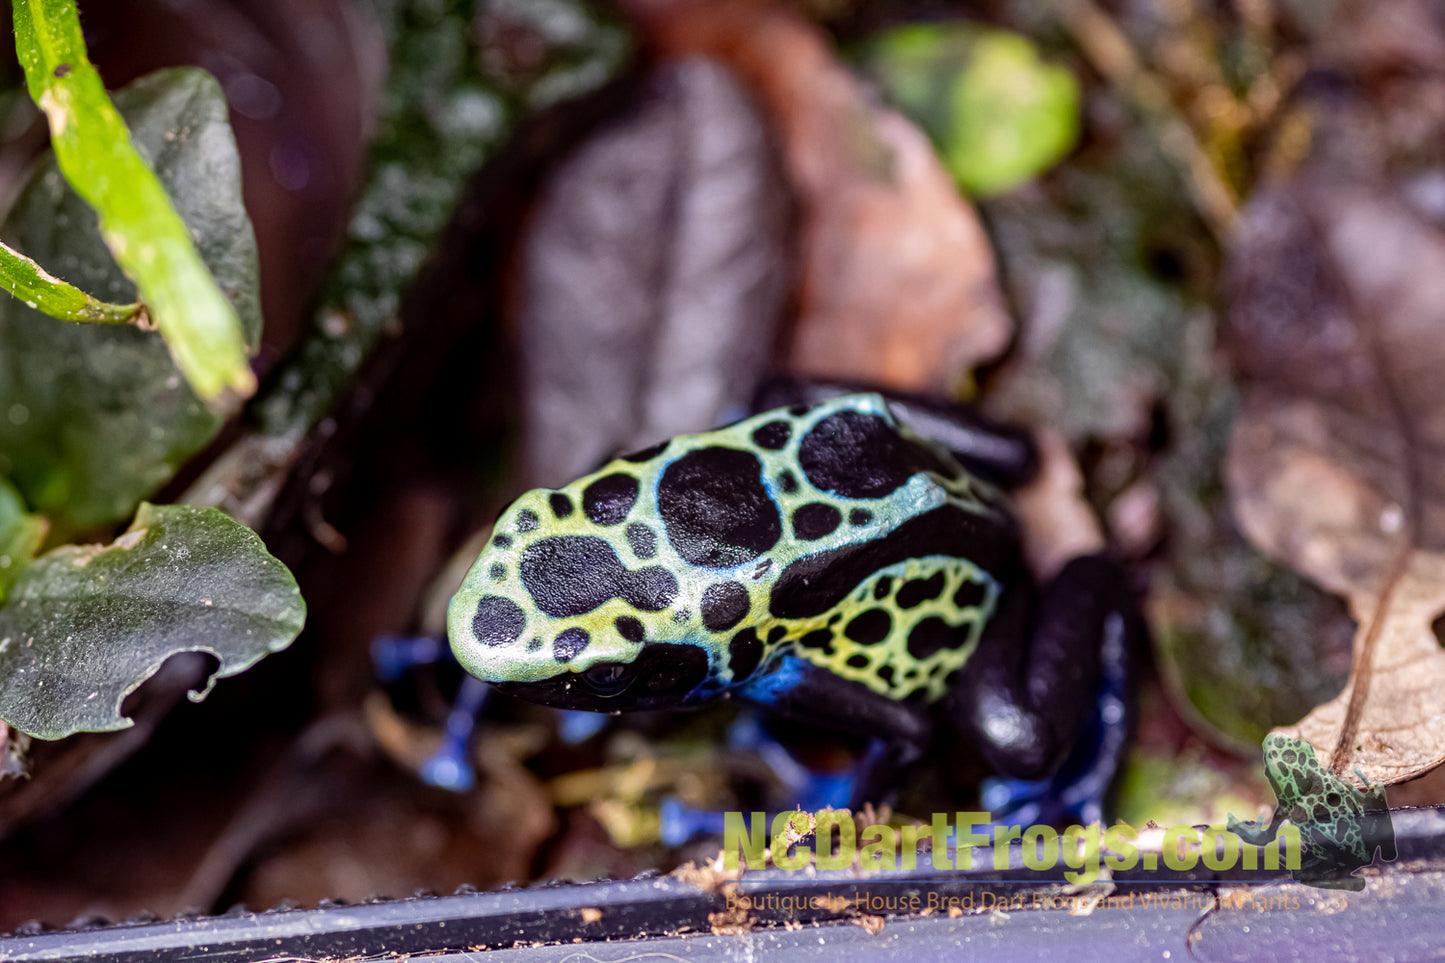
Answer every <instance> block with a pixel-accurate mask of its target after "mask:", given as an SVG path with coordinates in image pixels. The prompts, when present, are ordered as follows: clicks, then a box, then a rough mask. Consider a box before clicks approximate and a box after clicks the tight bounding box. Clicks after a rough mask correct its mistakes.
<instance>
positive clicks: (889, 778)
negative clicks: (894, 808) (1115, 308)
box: [738, 656, 933, 809]
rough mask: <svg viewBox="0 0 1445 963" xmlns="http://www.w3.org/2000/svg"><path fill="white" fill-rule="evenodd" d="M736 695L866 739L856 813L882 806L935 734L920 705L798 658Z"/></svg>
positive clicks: (853, 799) (854, 795)
mask: <svg viewBox="0 0 1445 963" xmlns="http://www.w3.org/2000/svg"><path fill="white" fill-rule="evenodd" d="M738 694H739V696H740V697H742V698H743V699H746V700H747V701H749V702H752V703H755V704H757V705H759V706H762V707H764V708H766V709H767V710H768V711H770V712H772V713H775V714H777V715H779V716H782V717H784V718H788V719H795V720H798V721H800V722H806V723H808V724H809V725H811V726H817V727H819V728H822V729H830V730H834V731H837V732H842V733H849V734H854V735H861V736H866V737H868V738H869V740H870V743H869V747H868V749H867V751H866V752H865V754H864V756H863V758H862V760H860V762H859V764H858V768H857V770H856V772H855V774H854V777H853V787H852V792H851V794H850V799H849V807H850V808H854V809H856V808H858V807H860V806H862V805H863V804H864V803H866V802H874V803H877V802H882V801H884V800H885V799H886V797H887V795H888V794H889V793H890V792H891V791H892V790H893V789H895V788H896V787H897V786H898V784H899V782H900V780H901V777H902V775H903V774H904V772H906V771H907V769H908V768H909V767H910V766H912V765H913V763H915V762H916V761H917V760H918V758H919V757H920V756H921V755H923V752H924V751H925V749H926V748H927V746H928V741H929V739H930V738H931V735H932V731H933V724H932V722H931V721H930V719H929V717H928V713H927V710H926V709H925V707H924V706H922V705H921V704H919V703H915V702H909V701H900V700H897V699H893V698H890V697H889V696H886V695H882V694H880V693H877V692H874V691H873V690H872V689H869V688H868V687H867V686H864V685H862V684H860V683H858V682H853V681H851V680H849V679H845V678H843V677H842V676H840V675H838V674H836V673H834V672H832V671H830V670H828V669H824V668H821V667H820V666H816V665H814V664H813V663H811V662H808V661H807V660H806V659H800V658H798V657H797V656H784V657H782V658H780V659H778V660H777V661H776V662H775V663H774V664H773V665H772V666H771V667H769V669H768V670H767V671H766V672H764V673H763V674H762V675H761V676H759V677H758V678H756V679H754V680H752V681H751V682H749V683H748V684H747V685H746V686H745V687H744V688H743V689H742V690H741V691H740V692H739V693H738Z"/></svg>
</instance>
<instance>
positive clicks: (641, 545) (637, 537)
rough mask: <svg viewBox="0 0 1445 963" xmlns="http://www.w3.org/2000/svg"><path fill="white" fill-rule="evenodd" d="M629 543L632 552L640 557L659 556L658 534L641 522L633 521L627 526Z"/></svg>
mask: <svg viewBox="0 0 1445 963" xmlns="http://www.w3.org/2000/svg"><path fill="white" fill-rule="evenodd" d="M627 544H628V545H629V546H631V547H632V554H634V555H636V556H637V557H638V558H655V557H656V556H657V536H656V535H654V534H652V529H650V528H648V527H647V526H646V525H644V524H642V523H641V522H633V523H631V524H630V525H628V526H627Z"/></svg>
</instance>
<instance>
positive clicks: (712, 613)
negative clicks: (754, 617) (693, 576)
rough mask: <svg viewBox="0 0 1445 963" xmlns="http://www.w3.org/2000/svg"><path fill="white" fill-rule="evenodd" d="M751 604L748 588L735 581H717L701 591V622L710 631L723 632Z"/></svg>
mask: <svg viewBox="0 0 1445 963" xmlns="http://www.w3.org/2000/svg"><path fill="white" fill-rule="evenodd" d="M751 606H752V601H751V599H749V598H748V590H747V589H745V588H743V587H742V586H741V585H739V584H738V583H737V582H718V583H716V584H714V585H709V586H708V587H707V590H706V591H704V592H703V593H702V604H701V606H700V609H701V612H702V624H703V625H705V626H706V627H707V628H708V630H709V631H711V632H725V631H727V630H728V629H730V628H732V627H733V626H735V625H737V624H738V623H739V622H741V621H742V620H743V616H744V615H747V614H748V609H749V608H750V607H751Z"/></svg>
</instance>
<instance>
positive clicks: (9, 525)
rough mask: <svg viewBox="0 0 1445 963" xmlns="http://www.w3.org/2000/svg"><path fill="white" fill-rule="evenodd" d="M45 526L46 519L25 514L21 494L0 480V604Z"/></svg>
mask: <svg viewBox="0 0 1445 963" xmlns="http://www.w3.org/2000/svg"><path fill="white" fill-rule="evenodd" d="M46 527H47V526H46V524H45V519H43V518H41V517H40V516H39V515H30V514H28V513H27V512H26V511H25V502H23V501H21V499H20V493H19V492H17V491H16V490H15V488H14V486H12V485H11V484H10V483H9V482H8V481H6V480H5V479H4V478H0V605H3V604H4V602H5V596H6V595H8V594H9V593H10V586H11V585H12V584H14V582H15V580H16V579H17V578H19V577H20V573H21V572H23V571H24V570H25V567H26V566H27V565H29V564H30V559H31V558H32V557H34V555H35V551H36V550H37V549H38V548H40V542H41V539H43V538H44V537H45V529H46Z"/></svg>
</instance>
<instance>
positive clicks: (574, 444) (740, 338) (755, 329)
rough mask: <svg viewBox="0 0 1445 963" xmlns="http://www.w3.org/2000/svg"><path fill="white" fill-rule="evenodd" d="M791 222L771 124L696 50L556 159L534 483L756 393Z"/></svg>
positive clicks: (541, 218) (536, 257)
mask: <svg viewBox="0 0 1445 963" xmlns="http://www.w3.org/2000/svg"><path fill="white" fill-rule="evenodd" d="M786 216H787V194H786V190H785V188H784V186H783V184H782V179H781V174H780V172H779V170H778V165H777V162H776V159H775V156H774V153H773V151H772V149H771V144H770V142H769V139H768V136H767V131H766V130H765V128H764V126H763V123H762V121H760V120H759V118H758V116H757V112H756V110H755V109H754V108H753V106H752V105H751V103H750V102H749V100H748V97H747V94H746V92H745V91H744V90H743V89H742V88H741V86H740V85H739V84H738V82H737V81H736V80H735V79H734V78H733V77H732V75H731V74H729V73H728V71H727V70H725V69H724V68H722V67H720V66H718V65H717V64H716V63H714V62H711V61H707V60H703V59H700V58H694V59H691V60H686V61H683V62H681V63H676V64H668V65H664V66H662V67H660V68H658V69H657V70H656V71H654V73H653V74H652V76H651V77H650V78H649V80H648V82H647V83H646V85H645V87H644V89H643V91H642V93H641V95H640V101H639V103H638V105H637V107H636V108H635V109H634V110H633V111H632V112H630V113H629V114H627V115H626V116H625V117H624V118H622V119H621V120H619V121H618V122H615V123H613V124H611V125H609V126H607V127H605V128H603V129H602V130H601V131H599V132H598V133H597V134H595V135H594V136H593V137H592V138H591V139H590V140H588V141H587V142H586V143H585V144H583V145H582V147H581V148H580V149H579V150H578V151H577V153H576V154H575V155H574V156H572V157H571V158H570V159H568V160H567V161H565V162H564V163H562V164H561V165H560V166H559V167H558V169H557V170H556V171H555V172H554V174H553V175H552V177H551V179H550V181H549V182H548V184H547V186H546V188H545V190H544V192H543V196H542V200H541V203H540V205H539V209H538V212H537V216H536V218H535V220H534V221H533V223H532V226H531V228H530V230H529V232H528V235H527V238H526V240H525V242H524V262H523V265H522V277H523V281H522V286H523V287H522V298H521V305H520V315H521V317H520V319H519V322H518V327H519V335H518V337H519V339H520V341H521V345H522V369H523V378H524V385H525V390H524V392H523V394H524V396H525V403H526V438H527V456H526V461H527V467H526V478H527V481H528V482H529V483H531V484H547V485H556V484H560V483H562V482H563V481H565V480H566V479H568V478H572V477H574V476H576V475H579V474H581V473H583V472H586V471H588V470H589V469H591V468H593V467H595V466H596V464H597V463H598V461H600V460H601V459H603V458H605V457H606V456H608V455H609V454H614V453H616V452H617V451H619V450H628V449H631V448H640V447H643V446H644V445H647V444H651V443H653V442H656V441H659V440H661V439H664V438H668V437H671V436H672V435H675V434H679V433H682V432H690V431H699V430H701V429H704V428H709V427H712V426H714V425H716V424H717V423H718V422H719V420H720V419H722V418H724V417H725V414H726V413H729V412H730V411H735V410H738V409H739V408H740V407H741V406H744V405H746V404H747V402H748V399H749V397H750V396H751V394H752V392H753V389H754V387H755V386H756V385H757V382H758V380H759V379H760V378H761V377H762V376H763V375H764V374H765V373H766V368H767V364H768V359H769V357H770V356H771V354H772V349H773V346H774V344H775V342H776V340H777V328H778V322H779V320H780V316H781V314H782V310H783V307H784V303H785V301H786V298H787V295H788V288H789V282H790V281H791V271H790V267H791V264H790V258H789V254H788V247H789V245H788V240H789V239H788V236H787V222H786Z"/></svg>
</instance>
